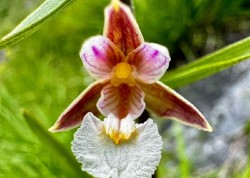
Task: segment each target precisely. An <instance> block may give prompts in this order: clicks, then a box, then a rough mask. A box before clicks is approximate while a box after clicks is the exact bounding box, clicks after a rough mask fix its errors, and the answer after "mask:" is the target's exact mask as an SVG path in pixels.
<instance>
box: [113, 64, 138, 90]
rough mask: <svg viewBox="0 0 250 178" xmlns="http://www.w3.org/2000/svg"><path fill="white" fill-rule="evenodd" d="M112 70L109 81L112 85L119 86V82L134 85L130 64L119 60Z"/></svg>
mask: <svg viewBox="0 0 250 178" xmlns="http://www.w3.org/2000/svg"><path fill="white" fill-rule="evenodd" d="M113 72H114V73H113V76H112V78H111V83H112V84H113V85H114V86H119V85H120V84H128V85H129V86H134V85H135V79H134V76H133V75H132V72H133V70H132V66H131V65H130V64H128V63H126V62H121V63H119V64H117V65H116V66H115V67H114V69H113Z"/></svg>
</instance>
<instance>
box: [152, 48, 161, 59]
mask: <svg viewBox="0 0 250 178" xmlns="http://www.w3.org/2000/svg"><path fill="white" fill-rule="evenodd" d="M159 53H160V52H159V51H157V50H155V51H154V52H153V54H152V56H151V57H152V59H154V58H155V57H156V56H158V55H159Z"/></svg>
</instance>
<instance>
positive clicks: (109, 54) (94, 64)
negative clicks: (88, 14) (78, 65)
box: [80, 36, 124, 80]
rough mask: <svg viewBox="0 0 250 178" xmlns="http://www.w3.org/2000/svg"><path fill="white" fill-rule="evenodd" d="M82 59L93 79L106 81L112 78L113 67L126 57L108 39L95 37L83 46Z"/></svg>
mask: <svg viewBox="0 0 250 178" xmlns="http://www.w3.org/2000/svg"><path fill="white" fill-rule="evenodd" d="M80 57H81V59H82V62H83V65H84V66H85V68H86V69H87V70H88V72H89V73H90V75H91V76H92V77H94V78H95V79H97V80H104V79H109V78H110V74H111V71H112V69H113V67H114V66H115V65H116V64H118V63H119V62H121V61H122V59H123V58H124V55H123V53H122V52H121V51H120V50H119V49H118V48H117V47H116V46H115V45H114V44H113V43H112V42H111V41H110V40H109V39H108V38H105V37H103V36H95V37H92V38H89V39H88V40H87V41H86V42H85V43H84V44H83V46H82V48H81V51H80Z"/></svg>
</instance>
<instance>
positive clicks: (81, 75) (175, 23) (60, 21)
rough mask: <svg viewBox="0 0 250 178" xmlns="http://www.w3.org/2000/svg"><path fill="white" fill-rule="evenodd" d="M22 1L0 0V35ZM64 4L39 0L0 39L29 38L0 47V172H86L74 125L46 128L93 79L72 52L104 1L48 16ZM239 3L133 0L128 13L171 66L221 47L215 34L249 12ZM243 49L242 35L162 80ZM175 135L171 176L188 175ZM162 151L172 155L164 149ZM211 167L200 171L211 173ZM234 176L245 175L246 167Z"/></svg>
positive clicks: (187, 78) (176, 83)
mask: <svg viewBox="0 0 250 178" xmlns="http://www.w3.org/2000/svg"><path fill="white" fill-rule="evenodd" d="M25 2H26V3H27V4H29V5H27V4H25V3H24V2H22V3H20V1H19V0H13V1H7V0H1V1H0V17H1V18H0V22H1V24H2V27H3V28H2V29H0V34H3V33H4V32H7V30H10V29H11V27H14V26H15V24H16V23H17V21H18V20H21V19H22V18H24V17H25V14H28V12H29V11H31V9H32V8H35V7H36V6H37V5H38V3H40V2H41V1H39V0H37V1H32V0H26V1H25ZM71 2H73V0H60V1H58V0H47V1H45V2H44V3H43V4H42V5H41V6H40V7H39V8H38V9H37V10H36V11H34V13H32V14H31V15H30V16H28V17H27V18H26V19H25V20H24V21H23V22H21V24H19V25H18V26H17V27H16V28H15V29H14V30H13V31H11V32H10V33H9V34H8V35H7V36H6V37H5V38H4V39H3V40H2V41H1V42H0V47H8V46H9V45H11V44H15V43H17V42H20V41H21V40H22V39H24V38H26V37H28V36H30V37H29V38H26V39H25V40H23V41H22V42H20V43H19V44H18V45H15V46H12V47H9V48H6V49H5V50H3V51H0V119H1V124H0V137H1V139H0V177H6V178H7V177H22V176H25V177H49V178H50V177H52V178H53V177H62V178H63V177H85V174H84V173H83V172H80V168H79V165H78V164H77V163H76V162H75V160H74V159H72V157H70V147H71V144H70V142H71V141H72V138H73V133H74V131H75V130H73V131H69V132H66V133H58V134H53V135H52V134H49V133H48V132H47V128H49V127H50V126H51V125H52V124H53V123H54V122H55V120H56V119H57V117H58V115H59V114H60V113H61V112H62V111H63V110H64V109H65V108H66V107H67V106H68V104H69V103H70V102H71V101H72V100H73V99H74V98H75V97H76V96H77V95H78V94H80V93H81V91H82V90H83V89H84V88H85V87H86V86H88V84H89V83H90V82H91V80H92V79H91V78H89V77H88V75H87V74H86V73H85V71H84V70H83V67H82V64H81V61H80V58H79V56H78V53H79V49H80V46H81V43H82V42H83V40H84V39H86V38H87V37H89V36H92V35H95V34H102V26H103V8H104V7H105V5H107V4H108V2H109V1H108V0H105V1H76V2H75V3H73V4H72V5H71V6H70V7H69V8H66V9H64V11H62V12H61V14H58V15H57V18H54V19H52V17H54V15H55V14H57V13H58V12H60V11H61V10H62V9H63V8H64V7H66V6H68V5H69V4H70V3H71ZM18 3H20V4H19V7H17V6H18V5H17V4H18ZM244 3H246V1H244V0H232V1H226V0H220V1H214V2H213V3H211V1H209V0H194V1H188V0H184V1H175V0H168V1H166V0H159V1H155V0H147V1H143V0H136V1H135V15H136V17H137V19H138V21H139V25H140V26H141V30H142V32H143V34H144V35H145V39H146V41H152V42H157V43H161V44H165V45H167V46H168V47H169V49H170V52H171V56H172V61H171V63H172V62H173V63H175V64H176V65H177V63H178V62H176V61H179V62H180V63H183V62H187V61H191V60H193V59H194V58H197V57H198V56H200V54H204V53H207V52H210V51H209V50H207V49H206V47H204V46H205V45H204V44H207V43H208V41H209V39H211V38H213V39H215V43H216V44H215V47H214V48H213V49H217V48H218V47H221V46H224V45H225V43H226V42H224V39H223V38H220V37H218V36H219V35H221V34H222V33H223V31H225V28H226V29H234V28H236V27H231V24H232V23H233V24H234V23H235V22H234V20H235V19H238V18H239V17H241V19H242V20H241V21H245V19H246V17H248V15H249V12H250V11H249V8H245V7H244V6H243V4H244ZM20 6H21V7H25V8H20ZM243 7H244V8H243ZM145 14H146V15H145ZM49 20H50V22H48V23H45V22H47V21H49ZM239 24H240V22H239ZM42 26H43V28H42V29H41V30H40V31H38V32H36V33H33V32H34V31H36V30H37V29H38V28H40V27H42ZM237 27H238V29H237V30H241V27H240V26H237ZM211 31H212V32H214V33H211ZM32 33H33V34H32ZM249 51H250V41H249V38H246V39H245V40H241V41H239V42H237V43H235V44H233V45H230V46H227V47H225V48H223V49H221V50H218V51H216V52H214V53H211V54H209V55H207V56H204V57H202V58H201V59H199V60H197V61H195V62H192V63H189V64H187V65H185V66H182V67H180V68H177V69H175V70H172V71H170V72H167V73H166V75H165V76H164V78H163V79H162V80H163V81H164V82H165V83H167V84H169V85H170V86H172V87H181V86H183V85H186V84H189V83H192V82H195V81H197V80H200V79H202V78H204V77H207V76H209V75H212V74H214V73H217V72H219V71H221V70H223V69H225V68H227V67H230V66H232V65H234V64H236V63H238V62H240V61H242V60H245V59H247V58H249V55H250V54H249ZM1 54H2V55H3V56H4V57H1ZM179 54H181V55H179ZM181 58H185V60H180V59H181ZM170 65H171V64H170ZM23 108H25V109H28V110H29V111H31V112H32V114H34V116H30V115H29V114H27V113H26V114H25V115H24V117H23V115H21V114H20V110H21V109H23ZM37 118H39V120H38V119H37ZM174 134H175V137H176V140H177V143H178V144H177V151H176V152H177V155H179V157H178V159H179V161H180V163H181V164H180V166H179V167H177V168H176V170H177V171H176V172H177V173H178V174H177V173H176V174H174V175H175V177H180V176H183V177H189V176H191V177H193V176H192V171H193V170H192V163H191V161H190V160H189V159H187V155H186V153H185V144H184V142H183V138H182V136H181V135H182V132H181V131H180V130H178V129H177V131H176V132H175V133H174ZM61 145H63V146H61ZM62 154H63V155H64V157H63V156H62ZM164 155H165V156H166V154H164ZM166 157H167V158H168V159H167V160H170V159H173V157H171V156H170V155H167V156H166ZM166 157H164V159H165V158H166ZM175 157H176V155H175ZM65 160H66V161H65ZM67 160H68V161H67ZM65 162H67V163H65ZM160 167H161V169H165V171H163V170H162V171H160V172H163V175H164V173H168V171H169V170H167V168H166V167H164V166H160ZM218 170H219V168H217V169H215V170H214V171H212V173H207V174H206V175H205V176H204V177H216V174H217V172H218ZM178 171H179V172H178ZM239 175H242V176H245V177H246V176H247V177H248V175H249V166H248V167H247V168H246V170H245V171H243V172H240V173H239ZM159 177H164V176H161V175H159Z"/></svg>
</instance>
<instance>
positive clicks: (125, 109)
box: [97, 84, 145, 119]
mask: <svg viewBox="0 0 250 178" xmlns="http://www.w3.org/2000/svg"><path fill="white" fill-rule="evenodd" d="M97 108H98V109H99V111H100V112H101V113H102V114H103V115H104V116H106V117H107V116H108V114H110V113H113V114H114V115H115V116H116V117H118V118H119V119H122V118H125V117H126V116H127V115H128V114H130V115H131V117H132V118H134V119H135V118H137V117H139V116H140V115H141V114H142V112H143V110H144V109H145V103H144V93H143V92H142V90H141V89H140V87H139V86H138V85H135V86H134V87H130V86H128V85H126V84H122V85H120V86H118V87H114V86H112V85H111V84H109V85H107V86H105V87H104V88H103V90H102V92H101V98H100V99H99V101H98V102H97Z"/></svg>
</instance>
